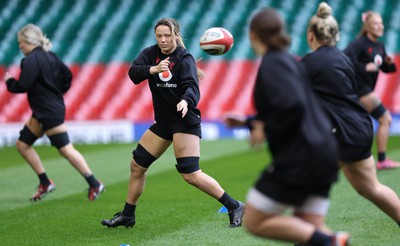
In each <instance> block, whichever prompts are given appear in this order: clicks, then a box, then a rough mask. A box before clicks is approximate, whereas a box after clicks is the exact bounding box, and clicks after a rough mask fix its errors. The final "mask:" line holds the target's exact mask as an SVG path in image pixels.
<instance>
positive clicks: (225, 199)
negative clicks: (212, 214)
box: [218, 192, 239, 211]
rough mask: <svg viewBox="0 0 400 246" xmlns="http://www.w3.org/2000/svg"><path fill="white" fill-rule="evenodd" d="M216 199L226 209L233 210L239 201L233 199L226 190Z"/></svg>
mask: <svg viewBox="0 0 400 246" xmlns="http://www.w3.org/2000/svg"><path fill="white" fill-rule="evenodd" d="M218 201H219V202H220V203H222V205H224V206H225V207H226V208H227V209H228V211H232V210H235V209H237V208H238V207H239V203H238V202H237V201H236V200H235V199H233V198H232V197H230V196H229V195H228V193H226V192H224V194H223V195H222V196H221V198H220V199H218Z"/></svg>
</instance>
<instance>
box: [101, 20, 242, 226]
mask: <svg viewBox="0 0 400 246" xmlns="http://www.w3.org/2000/svg"><path fill="white" fill-rule="evenodd" d="M154 32H155V36H156V40H157V44H155V45H153V46H150V47H148V48H145V49H144V50H143V51H142V52H141V53H140V54H139V56H138V57H137V58H136V59H135V60H134V61H133V62H132V66H131V68H130V69H129V77H130V78H131V80H132V81H133V83H134V84H139V83H141V82H143V81H145V80H148V84H149V87H150V90H151V93H152V97H153V107H154V113H155V123H154V124H153V125H152V126H151V127H150V128H149V129H148V130H147V131H146V132H145V133H144V134H143V136H142V137H141V139H140V140H139V144H138V145H137V147H136V149H135V150H134V151H133V159H132V161H131V176H130V180H129V187H128V195H127V198H126V203H125V206H124V208H123V210H122V211H121V212H118V213H116V214H115V215H114V217H113V218H112V219H110V220H103V221H102V224H103V225H105V226H108V227H117V226H126V227H131V226H133V225H134V224H135V223H136V220H135V210H136V204H137V202H138V200H139V197H140V195H141V194H142V192H143V191H144V187H145V181H146V171H147V170H148V168H149V167H150V165H151V164H152V163H153V162H154V161H155V160H157V159H158V158H159V157H160V156H161V155H162V154H163V153H164V152H165V151H166V150H167V148H168V147H169V146H170V145H171V144H172V145H173V147H174V153H175V157H176V162H177V164H176V169H177V171H178V172H179V173H180V174H181V175H182V177H183V179H184V180H185V181H186V182H188V183H189V184H191V185H193V186H194V187H196V188H198V189H199V190H201V191H203V192H205V193H206V194H208V195H210V196H211V197H213V198H215V199H217V200H218V201H219V202H220V203H222V204H223V205H224V206H225V207H226V208H227V209H228V215H229V221H230V227H238V226H240V225H241V224H242V216H243V210H244V204H243V203H242V202H240V201H237V200H235V199H233V198H231V197H230V196H229V195H228V193H226V192H225V191H224V190H223V189H222V187H221V186H220V185H219V184H218V182H217V181H216V180H215V179H213V178H212V177H210V176H208V175H207V174H205V173H203V172H202V171H201V169H200V167H199V160H200V137H201V126H200V122H201V118H200V111H199V109H198V108H196V106H197V104H198V102H199V99H200V91H199V85H198V80H199V78H198V75H199V74H200V72H201V71H198V68H197V65H196V62H195V60H194V58H193V56H192V55H191V54H189V53H188V52H187V51H186V49H185V45H184V43H183V41H182V37H181V34H180V31H179V24H178V23H177V22H176V20H174V19H171V18H163V19H161V20H159V21H158V22H157V24H156V25H155V28H154ZM173 192H175V191H171V194H173Z"/></svg>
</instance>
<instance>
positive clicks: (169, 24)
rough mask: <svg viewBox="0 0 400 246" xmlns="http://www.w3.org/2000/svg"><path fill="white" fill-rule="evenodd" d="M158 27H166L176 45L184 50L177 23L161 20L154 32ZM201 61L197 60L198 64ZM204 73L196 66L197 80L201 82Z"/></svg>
mask: <svg viewBox="0 0 400 246" xmlns="http://www.w3.org/2000/svg"><path fill="white" fill-rule="evenodd" d="M158 26H167V27H169V29H170V30H171V32H172V35H173V36H174V37H176V43H177V44H178V45H179V46H181V47H182V48H184V49H186V46H185V43H184V42H183V39H182V35H181V34H180V27H179V23H178V22H177V21H176V20H175V19H173V18H162V19H160V20H159V21H158V22H157V24H156V25H155V27H154V31H155V30H156V29H157V27H158ZM200 60H201V59H199V60H197V61H196V63H197V62H199V61H200ZM204 75H205V74H204V71H203V69H201V68H199V67H198V66H197V78H198V79H199V80H202V79H203V78H204Z"/></svg>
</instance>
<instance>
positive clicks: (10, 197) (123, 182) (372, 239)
mask: <svg viewBox="0 0 400 246" xmlns="http://www.w3.org/2000/svg"><path fill="white" fill-rule="evenodd" d="M399 140H400V138H399V137H392V138H391V139H390V142H389V148H391V149H390V150H389V156H391V157H392V158H394V159H397V160H399V159H400V153H399V152H400V151H399V146H398V145H399V144H398V143H399ZM75 147H76V148H77V149H79V150H80V151H81V152H82V153H83V154H84V156H85V157H86V159H87V161H88V162H89V164H90V166H91V168H92V169H93V171H94V173H95V175H96V176H97V177H98V178H99V179H100V180H102V181H103V182H104V183H105V184H106V188H107V191H106V192H105V193H103V194H102V196H101V197H100V198H99V199H98V200H97V201H95V202H89V201H88V200H87V197H86V196H87V190H86V189H87V184H86V182H85V181H84V179H83V178H82V177H81V176H80V175H78V173H77V172H76V171H75V170H74V169H73V168H72V167H71V166H70V165H69V164H68V163H67V162H66V160H64V159H63V158H61V157H60V156H59V155H58V153H57V151H56V150H55V149H54V148H50V147H48V146H44V147H37V150H38V152H39V154H40V155H41V157H43V160H44V163H45V167H46V169H47V173H48V175H49V176H50V178H52V179H53V180H54V182H55V183H56V186H57V189H56V191H55V192H54V193H52V194H50V195H49V196H48V197H46V198H45V199H44V200H43V201H40V202H37V203H31V202H29V199H28V198H29V196H30V195H31V194H32V193H33V192H34V188H35V186H36V185H37V183H38V179H37V177H36V176H35V175H34V174H33V172H32V170H31V169H30V167H28V166H27V164H26V163H25V162H24V161H23V159H22V158H21V157H20V156H19V155H18V153H17V152H16V150H15V149H14V148H0V156H1V162H0V187H1V192H0V201H1V202H0V218H1V222H2V223H1V224H0V244H1V245H120V244H130V245H271V246H273V245H293V244H285V243H280V242H276V241H269V240H262V239H259V238H255V237H252V236H250V235H248V234H247V233H246V231H245V230H244V228H237V229H232V228H228V216H227V215H226V214H220V213H217V211H218V209H219V208H220V207H221V205H220V204H219V203H218V202H216V201H214V200H213V199H211V198H210V197H208V196H207V195H205V194H203V193H202V192H200V191H198V190H197V189H195V188H193V187H191V186H190V185H187V184H186V183H185V182H184V181H183V179H182V178H181V177H180V175H179V174H178V173H177V172H176V170H175V167H174V163H175V160H174V157H173V154H172V149H171V148H170V149H169V150H168V152H167V153H166V154H165V155H164V156H163V157H162V158H160V159H159V160H158V161H157V162H156V163H155V164H154V166H152V168H151V169H150V170H149V173H148V178H147V185H146V189H145V192H144V193H143V195H142V197H141V199H140V201H139V204H138V208H137V212H136V217H137V224H136V225H135V226H134V227H133V228H131V229H126V228H123V227H120V228H114V229H109V228H105V227H103V226H102V225H101V224H100V221H101V220H102V219H106V218H107V219H108V218H111V217H112V215H113V213H115V212H117V211H119V210H121V209H122V206H123V204H124V201H125V197H126V191H127V183H128V178H129V162H130V158H131V154H130V153H131V151H132V148H133V147H134V145H82V146H80V145H77V146H75ZM201 147H202V157H201V167H202V170H203V171H204V172H206V173H208V174H209V175H211V176H212V177H214V178H215V179H216V180H218V182H219V183H220V184H221V185H222V186H223V187H224V188H225V189H226V190H227V191H228V192H229V193H230V194H231V195H232V196H233V197H235V198H238V199H240V200H244V199H245V195H246V192H247V189H248V188H249V187H250V186H251V185H252V183H253V182H254V180H255V178H256V177H257V175H258V174H259V172H260V170H261V169H262V168H263V167H264V166H265V163H267V162H268V160H269V156H268V155H267V153H266V152H265V151H264V150H257V151H255V150H251V149H250V148H249V147H248V144H247V143H246V142H244V141H232V140H225V141H212V142H202V145H201ZM396 147H397V148H396ZM374 150H375V149H374ZM399 173H400V170H390V171H389V170H385V171H379V172H378V176H379V179H380V181H381V182H382V183H384V184H387V185H389V186H390V187H391V188H393V189H394V190H395V191H396V192H397V193H398V194H399V193H400V189H399ZM331 197H332V201H331V208H330V213H329V215H328V218H327V223H328V226H329V227H331V228H332V229H333V230H346V231H349V232H351V234H352V242H353V244H352V245H363V246H368V245H384V246H386V245H387V246H392V245H393V246H394V245H399V243H398V242H400V233H399V230H400V229H399V227H398V226H397V225H396V224H395V223H394V222H393V221H391V220H390V219H389V218H388V217H387V216H385V215H384V214H383V213H382V212H381V211H380V210H378V209H377V208H375V206H374V205H372V204H371V203H369V202H368V201H366V200H364V199H363V198H361V197H360V196H359V195H357V194H356V193H355V191H354V190H353V189H352V188H351V187H350V185H349V184H348V182H347V180H346V179H345V178H344V177H343V176H341V178H340V181H339V182H338V184H337V185H336V186H335V187H334V189H333V191H332V196H331Z"/></svg>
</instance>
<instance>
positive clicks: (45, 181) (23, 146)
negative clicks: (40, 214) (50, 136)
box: [16, 118, 55, 201]
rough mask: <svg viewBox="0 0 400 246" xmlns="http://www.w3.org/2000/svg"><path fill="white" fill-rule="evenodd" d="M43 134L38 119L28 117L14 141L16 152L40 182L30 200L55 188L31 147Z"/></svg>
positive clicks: (36, 199)
mask: <svg viewBox="0 0 400 246" xmlns="http://www.w3.org/2000/svg"><path fill="white" fill-rule="evenodd" d="M43 134H44V131H43V130H42V127H41V125H40V123H39V121H38V120H37V119H35V118H30V119H29V120H28V121H27V122H26V124H25V126H24V128H23V129H22V130H21V132H20V136H19V139H18V140H17V143H16V147H17V150H18V152H19V153H20V154H21V156H22V157H23V158H24V159H25V160H26V162H28V164H29V165H30V166H31V167H32V169H33V171H34V172H35V173H36V174H37V175H38V177H39V182H40V184H39V186H38V189H37V190H36V192H35V193H34V194H33V195H32V196H31V198H30V200H31V201H38V200H41V199H42V198H44V197H45V196H46V194H48V193H50V192H52V191H54V190H55V185H54V183H53V182H52V181H51V180H50V179H49V178H48V177H47V174H46V171H45V169H44V167H43V164H42V161H41V160H40V157H39V155H38V154H37V152H36V151H35V149H34V148H33V147H32V145H33V144H34V142H35V141H36V140H37V139H38V138H40V137H42V136H43Z"/></svg>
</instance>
